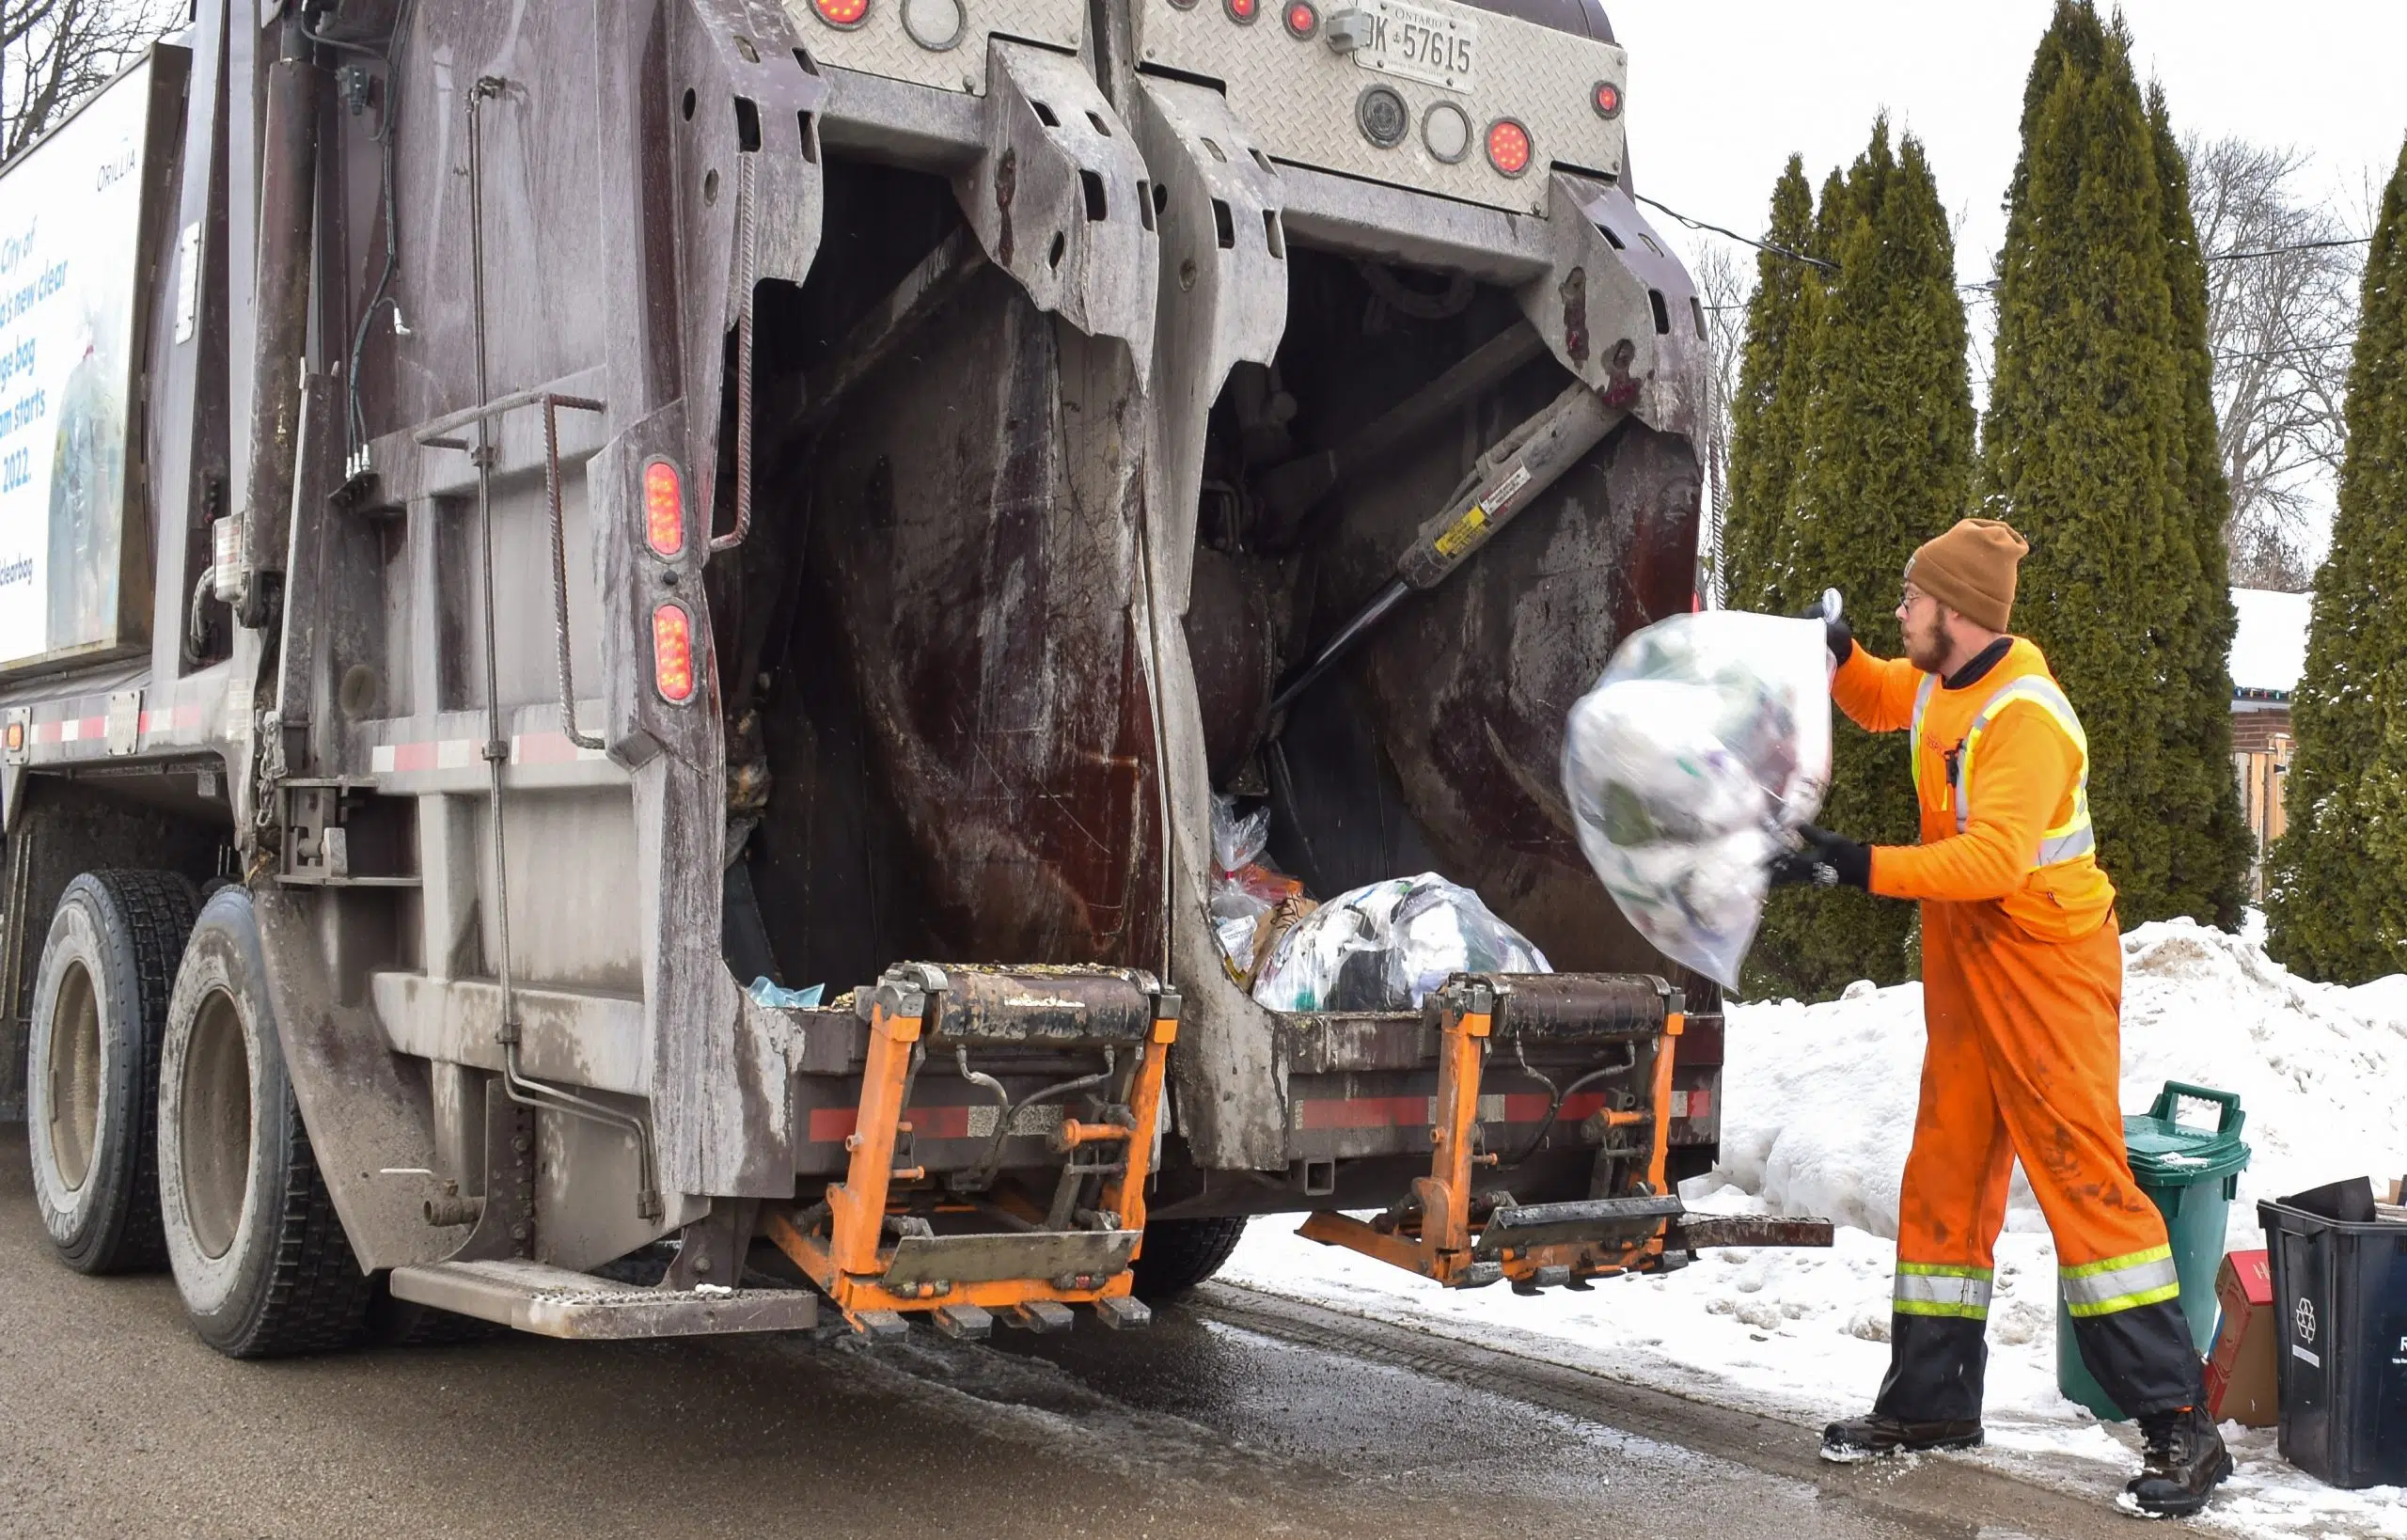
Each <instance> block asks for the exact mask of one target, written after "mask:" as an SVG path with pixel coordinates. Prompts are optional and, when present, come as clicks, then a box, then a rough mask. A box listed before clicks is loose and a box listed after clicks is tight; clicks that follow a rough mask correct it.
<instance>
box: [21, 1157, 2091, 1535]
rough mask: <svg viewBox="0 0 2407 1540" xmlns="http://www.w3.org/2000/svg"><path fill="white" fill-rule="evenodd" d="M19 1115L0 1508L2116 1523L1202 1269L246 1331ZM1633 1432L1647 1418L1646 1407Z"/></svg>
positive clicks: (1295, 1527) (1059, 1527)
mask: <svg viewBox="0 0 2407 1540" xmlns="http://www.w3.org/2000/svg"><path fill="white" fill-rule="evenodd" d="M1637 1430H1643V1431H1637ZM1408 1532H1409V1533H1414V1534H1440V1533H1448V1532H1453V1533H1458V1534H1511V1535H1566V1536H1569V1535H1611V1536H1641V1535H1644V1536H1663V1537H1684V1536H1700V1537H1703V1536H1710V1537H1712V1540H1755V1537H1778V1540H1820V1537H1824V1536H1833V1537H1836V1536H1848V1537H1866V1540H1874V1537H1879V1540H1886V1537H1892V1536H1896V1537H1904V1536H1947V1537H1956V1540H2012V1537H2015V1536H2018V1535H2032V1536H2051V1537H2054V1536H2064V1537H2068V1540H2072V1537H2080V1536H2085V1535H2089V1534H2092V1533H2096V1534H2100V1535H2122V1536H2129V1535H2130V1534H2131V1533H2132V1526H2131V1525H2130V1523H2129V1521H2128V1520H2122V1519H2118V1518H2116V1517H2115V1516H2111V1515H2108V1514H2103V1513H2101V1512H2100V1510H2099V1509H2097V1508H2096V1507H2094V1506H2092V1505H2089V1504H2086V1503H2082V1502H2078V1501H2072V1500H2069V1499H2066V1498H2063V1497H2059V1496H2057V1495H2055V1494H2053V1493H2050V1492H2045V1491H2041V1490H2039V1489H2037V1488H2034V1487H2029V1486H2025V1485H2022V1484H2020V1483H2016V1482H2013V1481H2011V1480H2008V1479H2006V1478H2005V1477H2003V1476H2000V1475H1998V1474H1996V1473H1995V1472H1992V1471H1989V1470H1985V1469H1977V1468H1974V1467H1970V1466H1965V1465H1960V1464H1955V1463H1951V1462H1944V1461H1927V1462H1924V1463H1922V1464H1921V1465H1919V1466H1918V1467H1916V1468H1913V1469H1906V1470H1900V1471H1890V1472H1882V1473H1874V1472H1867V1471H1862V1470H1840V1469H1833V1468H1828V1467H1823V1466H1821V1465H1820V1464H1819V1463H1818V1462H1817V1461H1816V1460H1815V1459H1814V1458H1813V1455H1812V1442H1811V1438H1810V1435H1809V1434H1808V1432H1807V1431H1806V1430H1804V1429H1801V1428H1797V1427H1794V1426H1788V1425H1785V1424H1780V1423H1776V1422H1770V1421H1768V1420H1763V1419H1757V1418H1753V1417H1748V1416H1745V1415H1743V1414H1733V1413H1727V1412H1722V1411H1719V1410H1714V1409H1710V1408H1706V1407H1702V1406H1696V1405H1694V1404H1692V1403H1688V1402H1684V1401H1679V1400H1676V1399H1675V1398H1673V1397H1670V1396H1664V1395H1660V1394H1658V1393H1656V1392H1651V1391H1639V1390H1634V1389H1632V1388H1629V1387H1625V1386H1619V1385H1616V1384H1613V1383H1612V1382H1609V1381H1604V1380H1600V1379H1597V1378H1596V1377H1595V1376H1592V1375H1582V1374H1578V1373H1575V1372H1570V1371H1561V1370H1555V1369H1551V1368H1550V1367H1547V1366H1543V1365H1532V1364H1529V1363H1527V1362H1526V1361H1524V1360H1518V1359H1507V1358H1504V1357H1502V1355H1493V1354H1487V1353H1485V1352H1483V1351H1481V1350H1479V1349H1476V1348H1457V1347H1455V1346H1452V1345H1450V1344H1441V1343H1435V1342H1432V1341H1431V1340H1429V1339H1426V1338H1422V1337H1418V1336H1416V1335H1413V1334H1411V1333H1407V1332H1402V1331H1397V1330H1394V1329H1392V1328H1382V1327H1373V1326H1366V1325H1364V1324H1362V1323H1360V1322H1354V1321H1350V1320H1346V1319H1345V1318H1341V1317H1338V1316H1333V1315H1328V1314H1324V1313H1322V1312H1314V1311H1312V1310H1310V1309H1308V1308H1303V1307H1291V1306H1289V1305H1286V1304H1284V1303H1276V1302H1273V1301H1270V1300H1267V1299H1265V1298H1263V1297H1262V1296H1255V1295H1251V1294H1249V1293H1247V1292H1245V1291H1242V1290H1235V1289H1220V1288H1217V1287H1208V1288H1207V1289H1205V1290H1203V1291H1201V1292H1200V1295H1199V1298H1198V1302H1197V1303H1196V1305H1195V1306H1194V1307H1193V1308H1188V1309H1180V1310H1176V1311H1172V1312H1164V1314H1163V1315H1162V1316H1161V1318H1160V1319H1159V1320H1158V1321H1157V1323H1156V1327H1155V1328H1153V1329H1152V1330H1151V1331H1149V1332H1143V1333H1134V1334H1125V1335H1122V1334H1113V1333H1109V1332H1106V1331H1103V1330H1101V1329H1100V1328H1096V1327H1095V1326H1094V1325H1093V1322H1092V1321H1085V1320H1082V1321H1081V1323H1080V1326H1079V1328H1078V1330H1077V1331H1076V1332H1074V1333H1071V1334H1069V1335H1067V1336H1063V1337H1054V1338H1046V1339H1035V1338H1030V1337H1027V1336H1023V1335H1017V1334H1013V1335H1008V1336H1003V1337H1001V1338H999V1341H998V1342H997V1343H996V1344H994V1345H991V1346H976V1345H966V1344H952V1343H946V1342H943V1341H941V1340H939V1339H937V1338H936V1337H935V1336H934V1335H933V1334H931V1333H928V1332H924V1331H917V1332H914V1333H913V1334H912V1336H911V1337H910V1338H909V1339H908V1340H906V1341H905V1343H902V1344H892V1345H887V1346H882V1347H879V1348H876V1349H873V1350H862V1349H857V1348H855V1347H853V1346H851V1345H849V1344H840V1343H837V1342H833V1341H814V1340H803V1339H793V1338H784V1339H766V1338H736V1339H721V1340H716V1341H689V1342H682V1343H679V1342H669V1343H639V1344H561V1343H551V1342H544V1341H539V1340H536V1339H531V1338H524V1337H509V1338H504V1339H501V1340H497V1341H493V1342H489V1343H483V1344H473V1345H468V1346H461V1347H446V1348H416V1349H386V1350H375V1351H363V1352H357V1353H352V1354H345V1355H338V1356H333V1357H327V1358H320V1359H302V1360H293V1361H285V1362H277V1363H265V1364H260V1363H249V1364H245V1363H235V1362H231V1361H229V1360H227V1359H221V1358H219V1357H217V1356H216V1355H215V1354H213V1353H212V1352H211V1351H210V1350H209V1349H207V1348H206V1347H203V1346H202V1345H201V1344H200V1343H199V1342H198V1341H197V1339H196V1338H194V1337H193V1336H192V1335H191V1334H190V1333H189V1332H188V1331H187V1330H186V1328H185V1327H184V1323H183V1319H182V1314H181V1306H180V1304H179V1303H178V1301H177V1298H176V1294H175V1288H174V1285H173V1283H172V1281H169V1280H168V1279H166V1278H165V1277H151V1278H132V1279H89V1278H84V1277H81V1276H79V1275H76V1274H73V1273H71V1272H69V1271H68V1270H66V1269H65V1268H63V1267H61V1266H59V1265H57V1264H56V1263H55V1262H54V1261H53V1260H52V1259H51V1257H50V1255H49V1251H48V1247H47V1243H46V1242H45V1240H44V1239H43V1237H42V1234H41V1229H40V1221H39V1218H38V1217H37V1216H36V1215H35V1213H34V1210H33V1203H32V1198H31V1195H30V1191H29V1188H28V1182H27V1177H26V1174H25V1165H24V1142H23V1134H22V1131H21V1130H19V1129H15V1128H4V1129H0V1536H10V1537H13V1536H19V1535H24V1536H42V1537H44V1540H70V1537H82V1536H89V1537H93V1540H98V1537H101V1536H149V1535H159V1536H186V1535H190V1536H212V1537H214V1536H227V1537H246V1540H247V1537H264V1536H277V1537H282V1536H293V1537H296V1540H297V1537H309V1540H319V1537H334V1536H348V1535H363V1536H365V1535H373V1536H378V1537H389V1536H412V1537H416V1536H453V1535H457V1536H496V1537H498V1536H509V1537H511V1540H549V1537H553V1536H562V1537H565V1536H615V1535H627V1536H637V1535H641V1536H646V1537H652V1540H658V1537H664V1536H668V1537H682V1536H686V1535H693V1536H703V1535H709V1536H714V1537H716V1536H727V1535H739V1536H747V1537H749V1536H755V1535H797V1536H799V1535H812V1536H817V1535H844V1536H864V1537H887V1536H894V1537H903V1536H911V1537H915V1540H916V1537H920V1536H951V1535H960V1536H975V1537H980V1540H1002V1537H1007V1536H1020V1535H1027V1536H1075V1535H1113V1536H1130V1537H1134V1536H1173V1535H1203V1536H1211V1537H1213V1540H1236V1537H1239V1536H1251V1535H1282V1536H1318V1535H1386V1534H1399V1533H1408Z"/></svg>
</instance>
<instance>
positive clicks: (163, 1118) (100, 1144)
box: [26, 872, 373, 1358]
mask: <svg viewBox="0 0 2407 1540" xmlns="http://www.w3.org/2000/svg"><path fill="white" fill-rule="evenodd" d="M26 1069H27V1076H26V1083H27V1106H26V1122H27V1124H28V1128H27V1132H28V1134H29V1136H30V1137H29V1139H28V1142H29V1144H30V1145H31V1153H32V1157H33V1176H34V1192H35V1197H36V1201H37V1203H38V1205H39V1208H40V1210H41V1216H42V1223H43V1226H44V1228H45V1229H47V1230H48V1232H49V1234H50V1240H51V1245H52V1248H53V1249H55V1251H56V1252H57V1253H58V1257H59V1260H60V1261H62V1262H64V1263H66V1264H67V1265H69V1266H71V1267H73V1268H75V1269H77V1270H78V1271H80V1272H87V1273H113V1272H136V1271H146V1270H148V1271H155V1270H157V1269H158V1268H160V1267H162V1266H165V1267H169V1268H171V1269H172V1270H173V1271H174V1273H175V1277H176V1287H177V1289H178V1291H179V1292H180V1293H181V1295H182V1296H183V1301H184V1308H185V1310H186V1312H187V1313H189V1314H190V1316H191V1318H192V1323H193V1327H194V1328H195V1329H196V1330H197V1331H198V1333H199V1334H200V1337H201V1340H202V1341H204V1342H206V1343H208V1344H210V1345H211V1346H212V1347H214V1348H216V1349H217V1350H218V1351H219V1352H222V1353H226V1354H228V1355H230V1356H232V1357H235V1358H265V1357H271V1356H275V1355H281V1354H289V1353H307V1352H316V1351H322V1350H325V1349H329V1348H338V1347H342V1346H346V1345H348V1344H351V1343H353V1342H355V1341H356V1340H358V1338H359V1336H360V1335H361V1332H362V1329H363V1326H364V1323H365V1320H366V1317H367V1312H368V1307H369V1303H370V1297H371V1295H372V1292H373V1281H372V1280H371V1279H370V1278H369V1277H367V1276H366V1275H364V1274H362V1273H361V1272H360V1270H359V1264H358V1261H357V1259H356V1257H355V1256H354V1253H353V1251H352V1249H351V1244H350V1241H349V1240H348V1238H347V1237H345V1235H344V1234H343V1230H342V1223H341V1220H340V1219H339V1218H338V1217H337V1216H336V1214H335V1210H334V1204H333V1202H332V1201H331V1199H330V1197H329V1196H328V1193H327V1190H326V1186H325V1183H324V1181H323V1179H322V1178H321V1176H320V1175H319V1172H318V1167H317V1162H316V1159H315V1157H314V1156H313V1155H312V1154H311V1152H310V1148H309V1136H308V1133H307V1130H306V1129H305V1128H304V1127H303V1126H302V1122H301V1111H300V1108H299V1106H298V1104H297V1103H296V1102H295V1101H294V1100H293V1095H292V1085H291V1079H290V1077H289V1076H287V1074H286V1072H285V1066H284V1053H283V1047H282V1044H281V1040H280V1038H279V1035H278V1032H277V1023H276V1017H275V1004H274V1001H273V999H272V998H271V997H270V995H269V991H268V983H267V968H266V964H265V960H264V957H263V955H262V952H261V950H260V935H259V924H258V920H257V919H256V917H255V916H254V915H253V913H252V909H251V899H250V895H249V893H247V892H246V891H244V889H242V888H233V887H227V888H219V889H218V890H217V891H216V892H215V893H214V894H213V895H212V897H211V898H210V900H209V902H208V903H207V904H201V903H200V902H199V895H198V894H197V892H196V890H195V889H194V888H193V886H192V884H191V883H189V882H188V881H186V880H185V879H184V878H183V877H181V876H180V875H177V874H176V873H173V872H87V873H86V874H84V875H82V876H79V877H77V878H76V879H75V880H74V881H73V882H71V883H70V884H69V885H68V888H67V891H66V893H65V894H64V896H62V897H61V898H60V900H59V904H58V908H57V910H56V912H55V915H54V917H53V919H52V923H51V931H50V938H49V941H48V944H47V945H46V946H45V947H44V949H43V951H42V958H41V964H40V969H39V974H38V976H37V980H36V983H35V991H34V1012H33V1023H32V1033H31V1041H30V1042H29V1044H28V1045H27V1062H26Z"/></svg>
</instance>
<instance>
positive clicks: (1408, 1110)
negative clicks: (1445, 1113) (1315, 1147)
mask: <svg viewBox="0 0 2407 1540" xmlns="http://www.w3.org/2000/svg"><path fill="white" fill-rule="evenodd" d="M1415 1124H1418V1125H1420V1126H1422V1127H1426V1126H1428V1124H1429V1098H1428V1097H1426V1096H1356V1097H1352V1098H1350V1099H1349V1098H1346V1097H1342V1096H1328V1097H1315V1098H1313V1099H1310V1100H1307V1101H1300V1102H1298V1103H1297V1104H1296V1126H1297V1127H1298V1128H1405V1127H1411V1126H1413V1125H1415Z"/></svg>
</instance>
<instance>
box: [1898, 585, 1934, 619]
mask: <svg viewBox="0 0 2407 1540" xmlns="http://www.w3.org/2000/svg"><path fill="white" fill-rule="evenodd" d="M1929 597H1930V595H1929V594H1927V593H1925V592H1923V591H1922V590H1921V589H1918V588H1915V587H1914V586H1913V585H1912V584H1911V583H1909V584H1907V585H1906V591H1905V596H1904V597H1903V598H1900V599H1899V600H1898V601H1897V609H1898V612H1899V613H1901V614H1902V613H1903V612H1905V611H1907V610H1910V609H1911V608H1913V607H1914V604H1915V602H1916V601H1917V600H1922V599H1927V598H1929Z"/></svg>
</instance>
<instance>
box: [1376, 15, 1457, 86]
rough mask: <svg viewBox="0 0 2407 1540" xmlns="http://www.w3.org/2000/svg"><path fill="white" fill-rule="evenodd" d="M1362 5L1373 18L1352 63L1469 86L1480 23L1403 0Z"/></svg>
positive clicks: (1427, 82)
mask: <svg viewBox="0 0 2407 1540" xmlns="http://www.w3.org/2000/svg"><path fill="white" fill-rule="evenodd" d="M1361 8H1362V9H1363V11H1364V12H1366V13H1367V14H1368V15H1369V17H1370V20H1371V37H1370V40H1369V41H1368V42H1365V43H1364V44H1363V45H1362V46H1361V47H1360V48H1358V49H1356V50H1355V51H1354V62H1355V63H1357V64H1359V65H1361V67H1362V68H1363V69H1365V70H1377V71H1378V72H1379V73H1381V74H1383V75H1402V76H1403V77H1404V78H1405V79H1407V80H1417V81H1420V82H1421V83H1422V84H1424V85H1426V86H1444V87H1445V88H1446V89H1448V90H1450V91H1468V90H1470V89H1471V71H1472V69H1473V65H1474V50H1475V46H1476V44H1477V42H1478V40H1479V24H1478V23H1476V22H1471V21H1466V20H1462V19H1460V18H1457V17H1453V16H1444V15H1440V14H1439V13H1438V12H1437V11H1434V10H1424V9H1423V8H1420V7H1419V6H1408V5H1406V4H1404V3H1403V0H1361Z"/></svg>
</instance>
